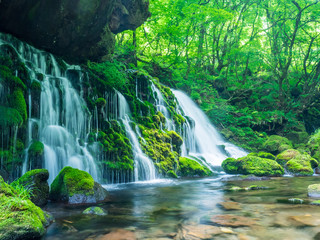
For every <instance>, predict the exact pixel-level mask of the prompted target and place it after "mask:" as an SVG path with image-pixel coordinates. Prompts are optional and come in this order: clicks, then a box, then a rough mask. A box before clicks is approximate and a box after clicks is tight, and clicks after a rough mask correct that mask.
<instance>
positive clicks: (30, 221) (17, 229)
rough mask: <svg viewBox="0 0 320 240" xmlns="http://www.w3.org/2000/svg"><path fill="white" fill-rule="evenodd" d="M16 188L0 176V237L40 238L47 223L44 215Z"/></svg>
mask: <svg viewBox="0 0 320 240" xmlns="http://www.w3.org/2000/svg"><path fill="white" fill-rule="evenodd" d="M16 189H17V188H16ZM16 189H15V188H13V187H11V186H9V185H8V184H6V183H5V182H4V181H3V179H2V177H0V219H1V221H0V239H36V238H40V237H41V236H42V235H43V234H44V233H45V228H44V226H45V225H46V224H47V220H46V218H45V215H44V213H43V211H42V210H41V209H40V208H39V207H37V206H35V205H34V204H33V203H32V202H31V201H30V200H29V199H28V198H27V197H26V195H21V194H19V192H17V191H16Z"/></svg>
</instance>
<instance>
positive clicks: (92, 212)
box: [82, 207, 107, 216]
mask: <svg viewBox="0 0 320 240" xmlns="http://www.w3.org/2000/svg"><path fill="white" fill-rule="evenodd" d="M82 213H83V214H87V215H98V216H105V215H107V212H106V211H105V210H104V209H102V208H100V207H89V208H87V209H86V210H84V211H83V212H82Z"/></svg>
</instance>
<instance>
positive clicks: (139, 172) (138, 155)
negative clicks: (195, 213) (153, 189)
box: [116, 92, 156, 182]
mask: <svg viewBox="0 0 320 240" xmlns="http://www.w3.org/2000/svg"><path fill="white" fill-rule="evenodd" d="M116 93H117V95H118V101H119V111H118V114H119V118H120V119H121V121H122V122H123V124H124V126H125V129H126V133H127V136H128V138H129V139H130V142H131V147H132V151H133V158H134V178H135V181H136V182H137V181H150V180H154V179H156V169H155V167H154V164H153V162H152V160H151V159H150V158H148V157H147V155H146V154H144V153H143V151H142V149H141V147H140V143H139V140H138V137H137V134H136V132H135V131H133V129H132V128H131V126H130V123H131V120H130V108H129V105H128V103H127V100H126V99H125V97H124V96H123V95H122V94H121V93H119V92H116Z"/></svg>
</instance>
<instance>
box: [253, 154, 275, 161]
mask: <svg viewBox="0 0 320 240" xmlns="http://www.w3.org/2000/svg"><path fill="white" fill-rule="evenodd" d="M248 156H256V157H260V158H267V159H271V160H275V159H276V157H275V156H274V155H273V154H271V153H267V152H258V153H256V152H252V153H249V154H248Z"/></svg>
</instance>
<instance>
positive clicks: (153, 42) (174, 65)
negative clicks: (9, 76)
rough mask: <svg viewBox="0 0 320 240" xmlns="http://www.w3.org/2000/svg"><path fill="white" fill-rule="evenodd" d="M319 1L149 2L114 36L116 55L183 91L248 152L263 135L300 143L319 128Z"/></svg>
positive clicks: (192, 0) (134, 66) (258, 144)
mask: <svg viewBox="0 0 320 240" xmlns="http://www.w3.org/2000/svg"><path fill="white" fill-rule="evenodd" d="M319 8H320V4H319V2H317V1H316V2H308V1H287V0H286V1H275V0H272V1H267V2H266V1H254V0H249V1H222V0H215V1H196V0H188V1H184V0H177V1H175V0H164V1H158V2H157V1H150V11H151V12H152V16H151V17H150V18H149V20H148V21H147V22H146V23H145V24H144V25H142V26H141V27H139V28H137V30H135V32H134V34H133V33H132V32H131V31H127V32H124V33H120V34H118V35H117V44H116V57H117V58H118V59H119V60H121V61H124V62H126V64H127V65H128V67H129V68H135V69H138V70H140V71H142V70H141V69H143V70H144V71H147V72H149V74H150V75H152V76H155V77H157V78H159V79H160V82H162V83H165V84H166V85H168V86H170V87H174V88H179V89H183V90H184V91H186V92H187V93H188V94H189V95H190V96H191V97H192V98H193V99H194V100H195V101H196V102H197V103H198V104H199V105H200V107H201V108H202V109H203V110H204V111H205V112H206V113H207V114H208V116H209V117H210V119H211V120H212V122H213V123H214V124H215V125H216V126H217V127H218V128H219V129H220V130H222V133H223V134H224V136H225V137H226V138H227V139H228V140H230V141H233V142H235V143H237V144H240V145H241V146H242V147H244V148H246V149H248V150H250V151H261V150H263V148H261V146H262V144H263V142H264V141H265V139H266V136H268V135H281V136H285V137H287V138H288V139H290V140H291V141H292V143H293V144H294V145H298V144H301V143H305V141H306V139H307V136H308V133H309V134H310V133H311V132H312V131H314V129H315V128H319V127H320V121H319V119H320V104H319V102H318V92H319V91H318V89H319V84H320V82H319V81H318V80H319V76H320V72H319V71H318V69H319V68H318V67H319V61H318V59H319V57H320V53H319V51H318V48H319V42H320V36H319V35H318V33H317V30H316V29H318V28H319V15H318V14H317V13H318V11H319ZM261 33H263V34H261ZM307 132H308V133H307ZM282 150H284V149H282Z"/></svg>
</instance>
